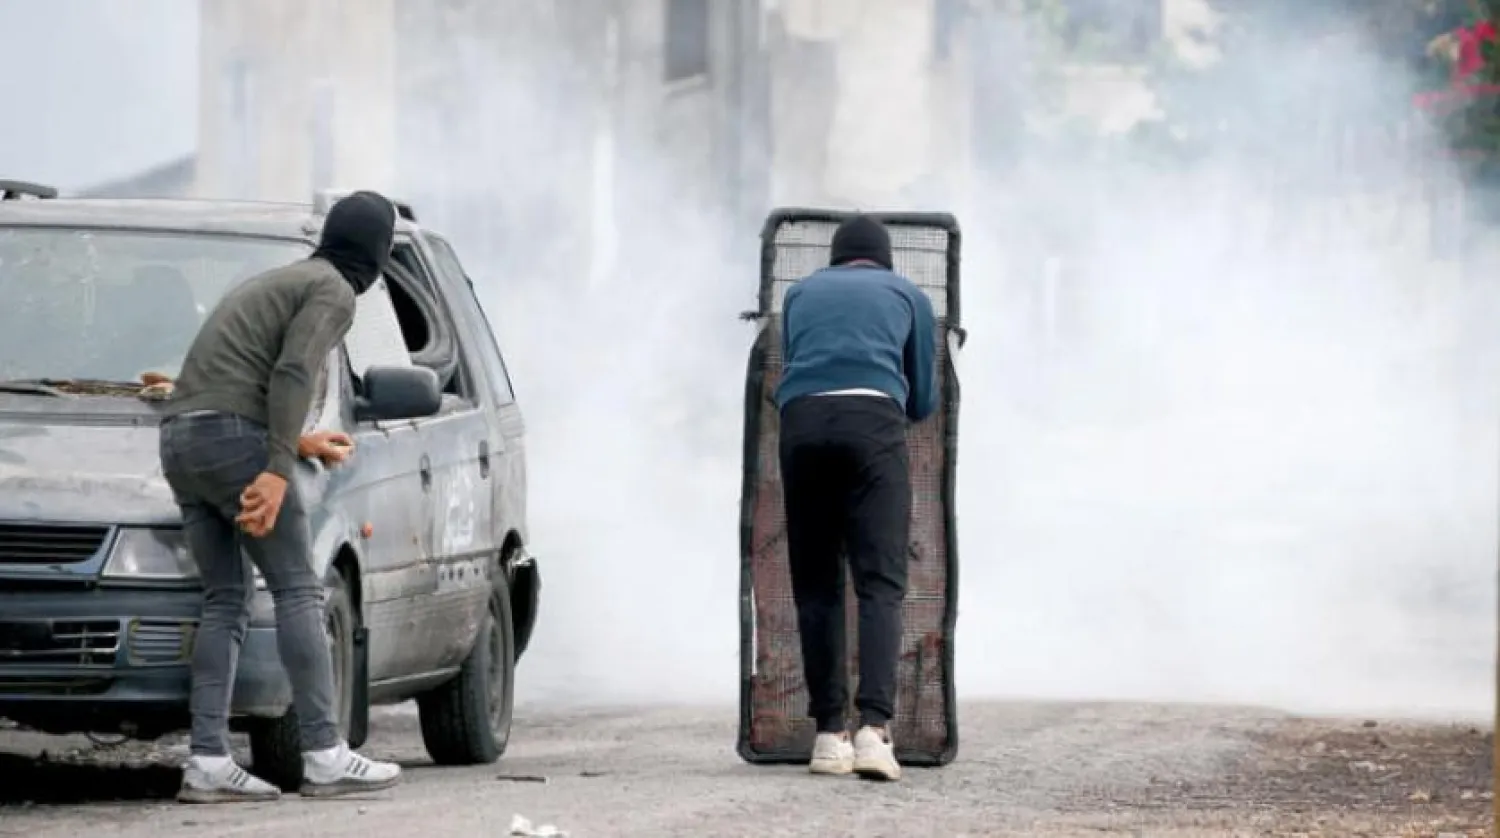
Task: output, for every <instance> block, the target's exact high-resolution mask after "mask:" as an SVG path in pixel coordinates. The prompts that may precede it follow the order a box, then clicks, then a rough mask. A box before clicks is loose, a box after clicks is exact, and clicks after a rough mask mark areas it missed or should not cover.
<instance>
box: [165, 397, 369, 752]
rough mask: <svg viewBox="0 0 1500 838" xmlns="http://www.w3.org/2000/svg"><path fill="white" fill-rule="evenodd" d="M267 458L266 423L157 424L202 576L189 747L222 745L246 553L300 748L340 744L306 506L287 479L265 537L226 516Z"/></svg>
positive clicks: (248, 583) (247, 593)
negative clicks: (261, 585)
mask: <svg viewBox="0 0 1500 838" xmlns="http://www.w3.org/2000/svg"><path fill="white" fill-rule="evenodd" d="M268 460H269V449H268V448H267V440H266V429H265V427H264V426H262V425H260V424H258V423H256V422H252V421H250V420H249V419H245V418H243V417H240V416H234V415H231V414H227V413H192V414H187V415H184V416H178V417H174V418H169V419H168V420H166V421H165V422H163V423H162V426H161V464H162V472H163V474H164V476H165V477H166V479H167V483H168V484H169V485H170V486H171V487H172V494H173V495H175V496H176V499H177V504H178V505H179V506H180V507H182V521H183V527H184V531H185V535H186V538H187V546H188V550H189V552H190V553H191V554H192V556H193V560H194V561H195V562H196V563H197V565H198V572H199V574H200V575H201V576H202V580H203V617H202V621H201V623H200V624H199V626H198V632H197V637H196V640H195V642H194V646H193V660H192V675H193V689H192V698H191V702H190V704H191V711H192V719H193V721H192V736H191V748H192V752H193V753H194V754H196V755H202V756H224V755H227V754H229V702H230V699H231V697H232V696H233V693H234V677H235V670H236V667H237V665H238V663H239V654H240V644H241V643H242V642H244V639H245V630H246V628H247V627H248V626H249V622H250V600H251V597H253V596H254V595H255V582H254V577H253V576H252V575H251V566H250V562H254V564H255V567H258V568H260V572H261V575H262V576H264V577H265V580H266V587H267V588H269V589H270V591H271V598H272V600H273V601H274V603H275V606H276V645H277V649H278V651H279V652H280V654H281V664H282V666H283V667H285V669H286V673H287V678H288V680H289V681H290V682H291V686H292V706H293V707H294V708H295V709H296V711H297V719H298V721H299V723H300V726H301V734H302V749H303V750H304V751H315V750H322V749H325V748H332V747H335V746H336V745H338V743H339V730H338V720H337V715H336V710H335V706H336V705H335V704H334V694H333V662H332V660H331V658H330V656H329V651H328V641H327V639H326V635H325V633H324V628H323V623H324V619H325V616H324V609H325V605H324V599H323V582H322V580H321V579H319V578H318V577H317V574H315V573H314V572H313V566H312V549H311V548H312V538H311V533H310V531H309V529H308V522H307V510H306V508H305V507H303V505H302V499H301V498H300V497H298V495H297V489H296V486H295V484H289V485H288V486H287V491H286V500H285V501H284V502H283V503H282V506H281V514H280V516H279V517H278V518H277V519H276V528H275V529H273V530H272V531H271V532H270V533H268V534H267V535H266V536H265V537H264V538H251V537H250V536H248V535H244V534H243V533H241V532H240V530H239V527H237V526H236V525H235V523H234V518H235V516H236V515H238V514H239V511H240V493H241V492H243V491H244V490H245V487H246V486H248V485H250V482H251V481H253V480H254V479H255V477H256V475H258V474H260V473H261V472H262V471H264V470H265V467H266V464H267V462H268ZM242 548H243V550H244V552H243V553H241V549H242ZM245 556H249V559H250V562H247V561H245Z"/></svg>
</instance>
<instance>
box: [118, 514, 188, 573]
mask: <svg viewBox="0 0 1500 838" xmlns="http://www.w3.org/2000/svg"><path fill="white" fill-rule="evenodd" d="M104 576H105V578H107V579H131V580H137V581H153V580H155V581H173V582H178V581H184V580H188V579H197V578H198V566H197V565H195V564H194V563H193V557H192V556H189V555H188V551H187V542H186V541H185V540H184V539H183V536H182V530H175V529H157V528H145V527H121V528H120V531H119V532H118V533H117V534H116V536H115V546H114V549H112V550H110V552H109V561H108V562H107V563H105V565H104Z"/></svg>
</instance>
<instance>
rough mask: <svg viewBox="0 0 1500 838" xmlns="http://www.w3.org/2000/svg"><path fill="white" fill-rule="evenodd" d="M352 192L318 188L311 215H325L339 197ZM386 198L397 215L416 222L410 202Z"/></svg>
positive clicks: (415, 215) (349, 190)
mask: <svg viewBox="0 0 1500 838" xmlns="http://www.w3.org/2000/svg"><path fill="white" fill-rule="evenodd" d="M354 192H355V190H353V189H319V190H318V191H317V192H314V193H313V215H327V214H328V210H329V209H331V208H332V207H333V205H334V204H336V203H338V201H339V199H341V198H347V197H349V196H350V195H353V194H354ZM386 200H387V201H390V202H391V206H393V207H395V208H396V215H397V216H399V217H401V218H404V219H406V220H407V221H410V222H411V223H413V224H415V223H417V214H416V212H414V211H413V210H412V208H411V204H408V203H406V202H405V201H398V200H396V199H395V198H390V197H387V198H386Z"/></svg>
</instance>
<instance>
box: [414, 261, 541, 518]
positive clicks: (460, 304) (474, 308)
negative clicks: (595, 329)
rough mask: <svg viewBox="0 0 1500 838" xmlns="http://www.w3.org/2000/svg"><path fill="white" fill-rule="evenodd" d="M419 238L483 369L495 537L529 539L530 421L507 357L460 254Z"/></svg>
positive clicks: (477, 363)
mask: <svg viewBox="0 0 1500 838" xmlns="http://www.w3.org/2000/svg"><path fill="white" fill-rule="evenodd" d="M421 241H422V243H423V245H424V246H425V247H426V250H427V252H428V254H429V256H430V258H431V259H432V264H433V266H434V268H436V269H437V272H438V276H439V278H440V284H441V287H442V289H443V293H444V294H446V295H448V296H449V297H450V299H451V302H452V305H450V306H449V308H450V311H451V312H452V313H453V316H454V319H455V320H456V321H457V323H458V324H459V325H460V328H462V329H463V330H464V331H463V334H464V335H465V336H466V340H465V341H464V347H465V349H466V351H467V352H468V353H469V354H470V355H471V357H473V358H475V359H476V363H475V366H476V367H478V368H480V369H482V370H483V372H484V392H483V399H484V401H485V404H486V407H487V408H488V411H489V417H490V428H489V430H490V439H491V450H492V452H493V454H492V456H493V457H495V458H496V469H495V470H496V472H497V473H496V476H495V478H494V479H493V480H491V482H490V489H491V492H492V494H491V498H490V502H491V504H492V505H493V509H494V515H493V520H494V526H495V533H496V535H495V537H496V538H497V539H499V540H500V543H501V544H504V541H505V539H506V538H507V537H508V536H509V535H510V534H511V533H514V534H515V535H516V536H517V537H518V538H519V539H521V541H522V543H524V540H525V538H526V454H525V434H526V425H525V421H524V420H523V418H522V416H521V409H520V407H519V406H518V405H517V403H516V396H515V390H514V388H513V387H512V385H511V380H510V373H509V371H508V370H507V369H506V367H505V359H504V358H503V357H502V356H501V354H500V348H499V345H498V343H497V342H496V340H495V336H494V332H493V330H492V328H491V326H490V323H489V321H488V319H487V318H486V317H485V315H484V310H483V309H482V308H481V307H480V305H479V300H478V298H477V297H476V296H475V295H474V291H473V283H472V282H471V281H470V279H469V276H468V273H467V272H466V271H465V270H464V267H463V265H462V263H460V262H459V260H458V255H457V253H455V252H454V250H453V247H452V246H451V245H450V244H448V242H447V241H445V240H444V239H443V238H442V237H441V236H439V235H436V234H434V233H432V232H431V231H425V232H423V233H422V235H421Z"/></svg>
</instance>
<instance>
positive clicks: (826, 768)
mask: <svg viewBox="0 0 1500 838" xmlns="http://www.w3.org/2000/svg"><path fill="white" fill-rule="evenodd" d="M807 770H808V771H811V772H812V773H814V774H834V775H844V774H848V773H850V772H852V771H853V770H854V746H853V745H851V744H849V734H847V733H820V734H818V736H817V738H816V739H814V740H813V752H812V762H809V763H808V764H807Z"/></svg>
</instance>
